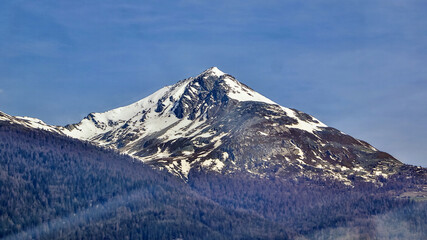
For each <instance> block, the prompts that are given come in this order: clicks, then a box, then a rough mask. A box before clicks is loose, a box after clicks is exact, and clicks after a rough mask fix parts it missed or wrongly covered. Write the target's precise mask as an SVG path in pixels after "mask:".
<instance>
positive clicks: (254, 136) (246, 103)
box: [60, 67, 402, 183]
mask: <svg viewBox="0 0 427 240" xmlns="http://www.w3.org/2000/svg"><path fill="white" fill-rule="evenodd" d="M60 131H61V132H62V133H63V134H66V135H68V136H71V137H73V138H78V139H81V140H86V141H90V142H93V143H96V144H98V145H100V146H104V147H109V148H114V149H117V150H118V151H120V152H122V153H125V154H128V155H131V156H133V157H135V158H138V159H140V160H142V161H144V162H146V163H149V164H151V165H153V166H155V167H159V168H164V169H167V170H168V171H170V172H172V173H174V174H176V175H179V176H181V177H182V178H184V179H186V178H187V177H188V174H189V173H190V172H191V171H215V172H219V173H223V174H227V173H234V172H246V173H249V174H253V175H257V176H261V177H273V176H274V177H297V176H307V177H310V176H314V175H316V176H317V175H321V176H323V177H325V178H333V179H337V180H339V181H342V182H344V183H351V181H352V180H354V179H360V180H363V181H373V182H374V181H376V180H377V178H378V177H379V176H381V177H385V178H387V177H388V176H389V175H390V174H394V173H396V172H397V169H398V167H399V166H401V165H402V163H400V162H399V161H398V160H396V159H395V158H393V157H392V156H390V155H389V154H387V153H384V152H381V151H379V150H377V149H376V148H374V147H372V146H371V145H369V144H368V143H366V142H363V141H360V140H358V139H355V138H353V137H351V136H349V135H346V134H344V133H343V132H341V131H339V130H336V129H334V128H331V127H328V126H326V125H325V124H323V123H322V122H320V121H319V120H317V119H316V118H314V117H313V116H310V115H308V114H306V113H303V112H301V111H298V110H295V109H290V108H286V107H283V106H280V105H278V104H277V103H275V102H273V101H271V100H270V99H268V98H266V97H264V96H262V95H261V94H259V93H257V92H256V91H254V90H253V89H251V88H250V87H248V86H246V85H245V84H243V83H241V82H239V81H237V80H236V78H234V77H233V76H231V75H229V74H226V73H224V72H222V71H221V70H219V69H218V68H216V67H212V68H209V69H207V70H205V71H204V72H202V73H201V74H199V75H197V76H196V77H190V78H187V79H184V80H181V81H179V82H178V83H176V84H174V85H171V86H167V87H164V88H162V89H160V90H158V91H157V92H155V93H153V94H152V95H150V96H148V97H146V98H144V99H141V100H140V101H138V102H135V103H133V104H130V105H128V106H125V107H120V108H117V109H113V110H110V111H107V112H104V113H91V114H89V115H88V116H87V117H85V118H84V119H83V120H82V121H81V122H80V123H77V124H71V125H67V126H66V127H65V128H61V129H60Z"/></svg>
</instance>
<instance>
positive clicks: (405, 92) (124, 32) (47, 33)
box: [0, 0, 427, 167]
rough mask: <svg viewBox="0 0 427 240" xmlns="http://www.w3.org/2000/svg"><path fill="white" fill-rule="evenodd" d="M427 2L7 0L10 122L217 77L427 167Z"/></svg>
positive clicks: (54, 117) (3, 44)
mask: <svg viewBox="0 0 427 240" xmlns="http://www.w3.org/2000/svg"><path fill="white" fill-rule="evenodd" d="M426 12H427V2H426V1H411V0H402V1H397V0H390V1H375V0H366V1H363V0H362V1H352V0H348V1H298V0H295V1H263V2H261V1H251V0H249V1H233V0H228V1H206V2H205V3H202V1H194V0H188V1H167V2H166V1H162V2H159V1H141V2H139V1H120V3H118V2H117V1H112V0H110V1H108V0H107V1H81V0H76V1H54V0H52V1H43V3H41V2H39V1H14V0H5V1H2V7H1V8H0V111H4V112H6V113H8V114H12V115H21V116H22V115H26V116H32V117H37V118H40V119H42V120H44V121H45V122H47V123H49V124H57V125H65V124H68V123H74V122H78V121H80V120H81V118H83V117H84V116H86V115H87V114H88V113H90V112H102V111H106V110H109V109H112V108H116V107H119V106H123V105H127V104H130V103H132V102H134V101H137V100H139V99H141V98H143V97H145V96H147V95H149V94H151V93H152V92H154V91H156V90H157V89H159V88H161V87H163V86H165V85H171V84H174V83H175V82H177V81H179V80H181V79H184V78H187V77H190V76H195V75H197V74H198V73H200V72H202V71H203V70H205V69H207V68H209V67H211V66H217V67H218V68H219V69H221V70H222V71H224V72H227V73H229V74H231V75H233V76H235V77H236V78H237V79H238V80H240V81H241V82H243V83H245V84H247V85H248V86H250V87H252V88H253V89H254V90H256V91H258V92H259V93H261V94H263V95H264V96H266V97H268V98H270V99H272V100H273V101H275V102H277V103H279V104H281V105H283V106H286V107H291V108H296V109H299V110H301V111H304V112H307V113H309V114H311V115H313V116H315V117H316V118H318V119H319V120H321V121H322V122H324V123H326V124H327V125H329V126H332V127H335V128H338V129H340V130H341V131H343V132H346V133H348V134H350V135H352V136H354V137H356V138H360V139H363V140H366V141H367V142H369V143H371V144H372V145H373V146H375V147H377V148H378V149H381V150H383V151H386V152H389V153H390V154H392V155H393V156H395V157H396V158H398V159H399V160H401V161H403V162H405V163H409V164H414V165H422V166H424V167H427V157H426V156H427V137H426V136H427V124H425V122H426V119H427V107H426V103H427V68H426V63H427V15H426V14H425V13H426Z"/></svg>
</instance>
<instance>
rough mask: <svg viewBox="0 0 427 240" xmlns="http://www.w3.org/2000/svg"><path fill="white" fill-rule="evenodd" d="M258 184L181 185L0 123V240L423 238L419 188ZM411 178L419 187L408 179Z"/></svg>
mask: <svg viewBox="0 0 427 240" xmlns="http://www.w3.org/2000/svg"><path fill="white" fill-rule="evenodd" d="M406 171H413V176H414V177H413V178H407V175H402V176H399V175H398V174H397V175H395V176H393V177H391V178H389V179H383V181H382V186H381V187H378V186H375V185H373V184H370V183H365V182H357V181H355V184H354V186H346V185H343V184H342V183H339V182H336V181H325V180H321V179H306V178H292V179H274V178H273V179H261V178H257V177H253V176H248V175H246V174H244V173H242V174H239V173H236V174H232V175H221V174H217V173H212V172H211V173H208V172H204V171H197V170H192V171H191V172H190V174H189V177H188V182H184V181H183V180H182V179H179V178H176V177H175V176H172V175H170V174H169V173H167V172H162V171H158V170H154V169H152V168H151V167H149V166H146V165H145V164H143V163H141V162H140V161H137V160H134V159H132V158H130V157H128V156H125V155H120V154H118V153H117V152H114V151H109V150H105V149H101V148H99V147H96V146H93V145H91V144H89V143H84V142H81V141H78V140H74V139H70V138H67V137H64V136H60V135H57V134H53V133H49V132H45V131H42V130H35V129H29V128H25V127H22V126H19V125H16V124H9V123H8V122H5V121H0V202H1V204H0V238H5V239H29V238H37V239H39V238H40V239H88V238H89V239H99V238H101V239H102V238H104V239H179V238H182V239H296V238H301V239H335V238H339V237H341V238H344V239H346V238H350V239H351V238H362V239H378V238H380V239H393V238H396V239H401V238H405V237H410V238H411V239H426V238H427V230H426V229H427V206H426V204H425V202H422V201H419V202H418V201H414V200H412V199H410V198H397V197H396V196H399V195H402V193H404V192H408V191H418V190H419V188H420V187H422V186H424V185H425V184H426V179H425V173H423V172H419V171H417V169H416V168H413V169H407V170H406ZM417 176H418V177H417Z"/></svg>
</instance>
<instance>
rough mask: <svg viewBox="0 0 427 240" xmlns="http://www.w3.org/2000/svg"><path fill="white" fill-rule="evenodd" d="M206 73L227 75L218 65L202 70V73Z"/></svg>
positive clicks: (219, 75)
mask: <svg viewBox="0 0 427 240" xmlns="http://www.w3.org/2000/svg"><path fill="white" fill-rule="evenodd" d="M206 74H209V75H214V76H216V77H221V76H222V75H225V73H224V72H223V71H221V70H219V69H218V68H217V67H211V68H209V69H207V70H205V71H204V72H202V73H201V74H200V75H206ZM200 75H199V76H200Z"/></svg>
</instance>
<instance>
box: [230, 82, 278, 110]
mask: <svg viewBox="0 0 427 240" xmlns="http://www.w3.org/2000/svg"><path fill="white" fill-rule="evenodd" d="M224 82H225V83H226V84H227V85H228V86H229V87H230V91H229V92H228V94H227V95H228V96H229V97H230V98H232V99H234V100H237V101H240V102H246V101H254V102H264V103H268V104H277V103H275V102H273V101H272V100H270V99H268V98H266V97H264V96H263V95H261V94H259V93H257V92H255V91H254V90H252V89H250V88H248V87H247V86H245V85H244V84H242V83H240V82H239V81H237V80H234V79H233V78H231V77H229V76H227V77H225V78H224Z"/></svg>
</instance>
